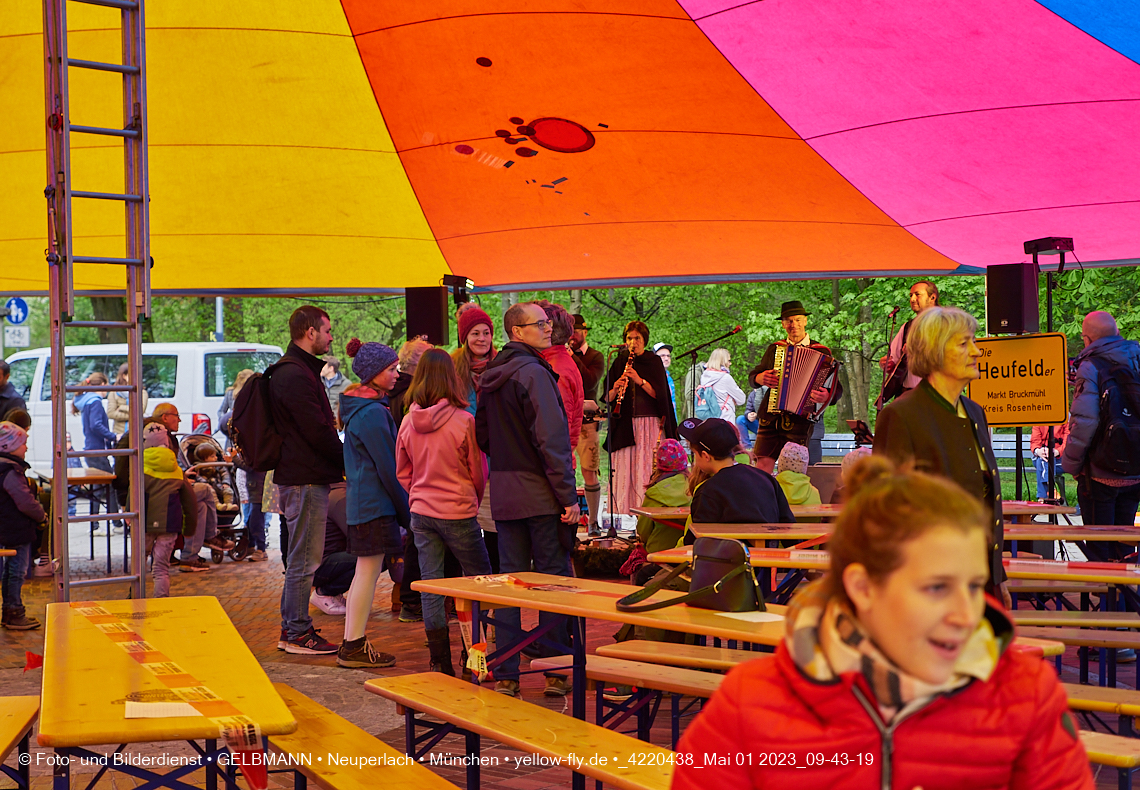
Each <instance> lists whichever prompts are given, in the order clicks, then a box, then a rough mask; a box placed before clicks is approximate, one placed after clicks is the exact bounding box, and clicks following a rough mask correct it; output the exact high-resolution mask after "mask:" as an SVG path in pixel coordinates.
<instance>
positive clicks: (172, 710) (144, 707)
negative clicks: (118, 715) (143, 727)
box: [127, 700, 202, 719]
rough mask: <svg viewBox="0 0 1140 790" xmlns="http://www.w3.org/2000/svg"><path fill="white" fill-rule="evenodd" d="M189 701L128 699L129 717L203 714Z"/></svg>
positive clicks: (173, 716)
mask: <svg viewBox="0 0 1140 790" xmlns="http://www.w3.org/2000/svg"><path fill="white" fill-rule="evenodd" d="M201 715H202V714H201V713H199V712H198V711H197V710H195V708H194V706H193V705H191V704H190V703H189V702H132V701H130V700H127V718H128V719H172V718H176V717H178V716H201Z"/></svg>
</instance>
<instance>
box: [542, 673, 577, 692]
mask: <svg viewBox="0 0 1140 790" xmlns="http://www.w3.org/2000/svg"><path fill="white" fill-rule="evenodd" d="M573 690H574V684H573V683H571V682H570V681H568V680H567V679H566V678H560V677H558V676H557V675H547V677H546V688H544V689H543V690H542V693H543V694H544V695H545V696H547V697H565V696H566V695H567V694H569V693H570V692H571V691H573Z"/></svg>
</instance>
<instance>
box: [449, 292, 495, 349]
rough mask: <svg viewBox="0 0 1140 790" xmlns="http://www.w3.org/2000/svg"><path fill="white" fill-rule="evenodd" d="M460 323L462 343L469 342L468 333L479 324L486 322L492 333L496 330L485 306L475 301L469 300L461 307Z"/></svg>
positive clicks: (460, 340) (460, 341)
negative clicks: (482, 306)
mask: <svg viewBox="0 0 1140 790" xmlns="http://www.w3.org/2000/svg"><path fill="white" fill-rule="evenodd" d="M458 323H459V344H460V345H464V344H465V343H467V335H468V334H469V333H470V332H471V330H472V329H474V328H475V327H477V326H478V325H479V324H486V325H487V328H489V329H490V330H491V332H492V334H493V333H494V331H495V325H494V323H492V322H491V316H489V315H487V313H486V312H485V311H484V310H483V308H481V307H480V306H479V305H477V304H475V303H474V302H468V303H467V304H465V305H463V307H461V308H459V318H458Z"/></svg>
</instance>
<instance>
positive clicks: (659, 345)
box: [653, 343, 673, 354]
mask: <svg viewBox="0 0 1140 790" xmlns="http://www.w3.org/2000/svg"><path fill="white" fill-rule="evenodd" d="M663 348H667V349H669V352H670V353H672V352H673V346H671V345H669V344H668V343H656V344H654V346H653V353H654V354H656V353H657V352H658V351H660V350H661V349H663Z"/></svg>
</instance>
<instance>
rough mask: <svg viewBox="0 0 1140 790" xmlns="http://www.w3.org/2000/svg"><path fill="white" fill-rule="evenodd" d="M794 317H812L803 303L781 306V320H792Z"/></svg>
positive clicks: (785, 303)
mask: <svg viewBox="0 0 1140 790" xmlns="http://www.w3.org/2000/svg"><path fill="white" fill-rule="evenodd" d="M794 315H811V313H809V312H808V311H807V310H805V309H804V306H803V303H802V302H784V303H783V304H782V305H780V320H781V321H783V320H784V319H785V318H791V317H792V316H794Z"/></svg>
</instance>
